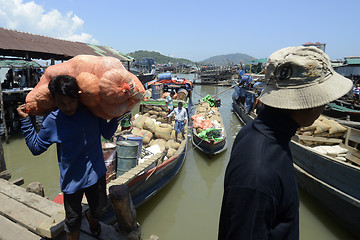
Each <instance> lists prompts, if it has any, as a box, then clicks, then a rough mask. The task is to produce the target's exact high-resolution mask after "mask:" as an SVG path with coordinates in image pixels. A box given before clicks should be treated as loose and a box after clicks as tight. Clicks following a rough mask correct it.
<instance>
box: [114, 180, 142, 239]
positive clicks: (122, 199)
mask: <svg viewBox="0 0 360 240" xmlns="http://www.w3.org/2000/svg"><path fill="white" fill-rule="evenodd" d="M109 195H110V200H111V203H112V206H113V209H114V212H115V216H116V222H117V224H118V229H119V231H120V232H123V233H125V234H127V235H128V237H129V239H131V240H140V239H141V230H140V227H138V224H137V221H136V210H135V207H134V205H133V203H132V199H131V196H130V193H129V191H128V187H127V185H126V184H122V185H114V186H111V187H110V188H109Z"/></svg>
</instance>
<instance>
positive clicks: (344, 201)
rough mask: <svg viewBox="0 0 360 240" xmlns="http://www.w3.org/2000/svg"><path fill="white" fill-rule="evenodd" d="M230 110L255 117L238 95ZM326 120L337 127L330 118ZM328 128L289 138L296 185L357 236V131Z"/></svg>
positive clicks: (359, 212)
mask: <svg viewBox="0 0 360 240" xmlns="http://www.w3.org/2000/svg"><path fill="white" fill-rule="evenodd" d="M233 111H234V112H235V113H236V115H237V116H238V117H239V118H240V120H241V121H242V122H244V123H245V124H246V123H248V122H249V121H251V120H252V119H253V118H254V117H256V115H255V114H254V113H253V111H250V112H247V111H246V107H245V105H244V103H243V102H242V101H241V100H240V98H235V99H234V98H233ZM324 119H326V118H323V120H322V121H323V122H325V123H326V122H327V120H324ZM318 124H321V123H320V122H319V123H318ZM329 124H333V126H337V129H341V127H339V126H338V125H336V124H334V122H331V123H329ZM339 125H340V124H339ZM330 129H331V127H330V128H329V129H328V130H327V131H323V132H319V133H317V135H316V134H315V135H307V133H305V132H309V131H310V132H312V133H314V132H315V130H314V128H313V129H312V130H311V129H307V130H308V131H303V132H298V134H297V135H295V136H294V138H293V140H291V141H290V144H289V146H290V149H291V152H292V155H293V165H294V169H295V174H296V176H297V181H298V185H299V186H300V187H301V188H303V189H304V190H305V191H306V192H308V193H309V195H311V196H313V197H314V198H315V199H316V200H317V201H319V202H320V203H321V204H322V205H323V206H325V207H326V208H327V209H328V213H329V214H330V216H332V217H333V218H334V220H335V221H337V222H338V223H340V224H341V225H342V226H343V227H345V228H346V229H347V230H349V231H350V232H351V233H353V234H354V235H355V236H357V237H360V232H359V231H358V229H359V228H360V152H359V150H358V149H357V146H358V143H359V142H360V131H359V130H357V129H353V128H345V131H344V132H337V133H336V134H335V132H331V133H330ZM335 136H337V137H335ZM321 149H322V150H321Z"/></svg>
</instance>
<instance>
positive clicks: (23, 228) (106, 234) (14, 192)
mask: <svg viewBox="0 0 360 240" xmlns="http://www.w3.org/2000/svg"><path fill="white" fill-rule="evenodd" d="M0 202H1V204H0V239H7V240H11V239H14V240H15V239H28V240H33V239H34V240H36V239H37V240H39V239H48V238H50V239H56V240H65V239H66V234H65V232H64V227H63V225H64V218H65V211H64V206H63V205H60V204H58V203H55V202H53V201H50V200H48V199H47V198H44V197H41V196H39V195H36V194H34V193H31V192H26V190H25V189H24V188H22V187H19V186H16V185H14V184H12V183H10V182H8V181H6V180H4V179H0ZM83 209H84V210H85V209H87V207H86V206H84V208H83ZM101 227H102V231H101V235H100V239H120V240H122V239H128V238H127V236H125V235H123V234H121V233H119V232H117V231H116V230H115V229H114V228H113V227H112V226H110V225H106V224H104V223H101ZM80 239H84V240H92V239H98V238H94V237H93V236H91V234H90V228H89V224H88V222H87V220H86V218H85V217H83V220H82V224H81V233H80Z"/></svg>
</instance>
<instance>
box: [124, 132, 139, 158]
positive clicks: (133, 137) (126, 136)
mask: <svg viewBox="0 0 360 240" xmlns="http://www.w3.org/2000/svg"><path fill="white" fill-rule="evenodd" d="M118 140H128V141H134V142H137V143H139V148H138V158H140V155H141V148H142V142H143V137H142V136H138V135H134V134H122V135H120V136H119V139H118Z"/></svg>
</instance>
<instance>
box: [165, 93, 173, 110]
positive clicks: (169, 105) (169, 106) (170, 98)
mask: <svg viewBox="0 0 360 240" xmlns="http://www.w3.org/2000/svg"><path fill="white" fill-rule="evenodd" d="M174 95H175V92H174V91H171V92H170V95H169V96H167V97H166V98H165V101H166V108H167V110H168V113H171V112H172V110H173V109H174V104H173V98H174Z"/></svg>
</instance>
